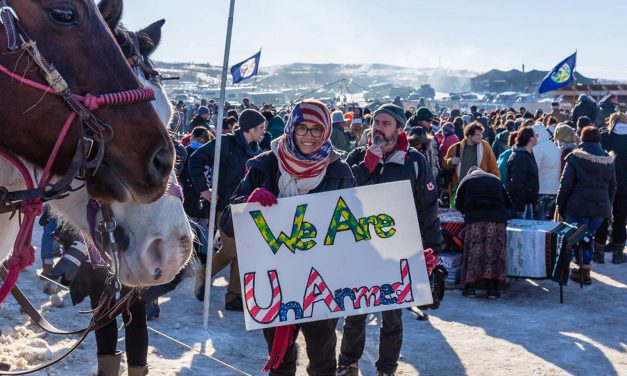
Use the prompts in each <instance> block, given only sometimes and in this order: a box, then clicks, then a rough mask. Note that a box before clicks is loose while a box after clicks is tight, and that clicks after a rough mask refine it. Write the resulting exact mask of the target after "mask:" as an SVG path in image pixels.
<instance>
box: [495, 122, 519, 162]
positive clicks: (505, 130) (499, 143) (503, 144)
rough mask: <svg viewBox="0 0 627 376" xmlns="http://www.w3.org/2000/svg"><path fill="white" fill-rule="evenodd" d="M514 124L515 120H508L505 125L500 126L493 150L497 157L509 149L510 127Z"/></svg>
mask: <svg viewBox="0 0 627 376" xmlns="http://www.w3.org/2000/svg"><path fill="white" fill-rule="evenodd" d="M513 126H514V121H513V120H508V121H507V123H506V124H505V127H502V128H498V129H497V132H498V133H497V134H496V137H495V138H494V142H493V143H492V151H493V152H494V156H496V157H497V158H498V157H499V156H500V155H501V153H502V152H504V151H505V149H507V140H508V138H509V129H511V127H513Z"/></svg>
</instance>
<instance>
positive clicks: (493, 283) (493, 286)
mask: <svg viewBox="0 0 627 376" xmlns="http://www.w3.org/2000/svg"><path fill="white" fill-rule="evenodd" d="M500 296H501V294H499V281H498V280H496V279H489V280H488V299H490V300H494V299H498V298H499V297H500Z"/></svg>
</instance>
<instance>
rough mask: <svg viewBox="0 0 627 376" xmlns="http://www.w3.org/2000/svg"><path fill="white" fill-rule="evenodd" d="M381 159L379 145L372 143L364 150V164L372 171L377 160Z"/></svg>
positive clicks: (377, 162) (375, 166)
mask: <svg viewBox="0 0 627 376" xmlns="http://www.w3.org/2000/svg"><path fill="white" fill-rule="evenodd" d="M381 159H383V150H381V146H378V145H372V146H370V147H369V148H368V150H366V156H365V157H364V165H365V166H366V168H367V169H368V171H370V173H372V172H373V171H374V169H375V168H377V165H378V164H379V161H380V160H381Z"/></svg>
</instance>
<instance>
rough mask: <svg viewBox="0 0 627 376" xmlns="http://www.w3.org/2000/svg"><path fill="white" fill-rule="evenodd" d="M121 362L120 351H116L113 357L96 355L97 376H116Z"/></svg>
mask: <svg viewBox="0 0 627 376" xmlns="http://www.w3.org/2000/svg"><path fill="white" fill-rule="evenodd" d="M121 360H122V351H116V352H115V355H98V376H118V375H119V374H120V361H121Z"/></svg>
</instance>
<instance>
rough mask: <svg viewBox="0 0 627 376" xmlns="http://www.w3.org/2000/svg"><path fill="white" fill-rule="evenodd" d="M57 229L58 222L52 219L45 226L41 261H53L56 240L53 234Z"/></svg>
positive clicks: (42, 236) (42, 237)
mask: <svg viewBox="0 0 627 376" xmlns="http://www.w3.org/2000/svg"><path fill="white" fill-rule="evenodd" d="M56 228H57V220H56V219H55V218H50V220H49V221H48V223H47V224H46V225H45V226H44V233H43V234H42V235H41V259H42V260H52V255H53V249H54V238H53V237H52V232H53V231H54V230H55V229H56Z"/></svg>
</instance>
